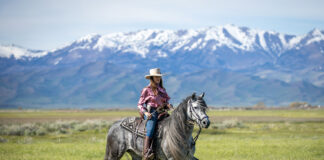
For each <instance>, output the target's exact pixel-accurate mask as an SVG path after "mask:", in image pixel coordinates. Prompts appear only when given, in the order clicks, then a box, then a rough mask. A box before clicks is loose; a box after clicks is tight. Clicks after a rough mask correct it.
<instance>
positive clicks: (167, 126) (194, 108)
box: [104, 93, 210, 160]
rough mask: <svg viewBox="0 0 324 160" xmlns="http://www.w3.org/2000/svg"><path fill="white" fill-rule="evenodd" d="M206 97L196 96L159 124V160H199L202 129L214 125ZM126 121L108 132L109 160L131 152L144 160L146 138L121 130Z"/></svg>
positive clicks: (113, 126)
mask: <svg viewBox="0 0 324 160" xmlns="http://www.w3.org/2000/svg"><path fill="white" fill-rule="evenodd" d="M203 97H204V93H203V94H201V95H199V96H196V94H195V93H193V94H192V95H191V96H188V97H187V98H186V99H184V100H183V101H182V103H180V104H179V105H178V106H177V107H176V108H175V109H174V110H173V112H172V113H171V115H170V116H169V117H167V118H165V119H163V120H161V121H159V122H158V127H156V128H155V135H154V138H153V139H154V141H153V143H154V144H155V148H154V150H155V152H154V153H155V155H154V156H155V157H154V158H155V159H159V160H180V159H181V160H184V159H187V160H195V159H196V158H195V157H194V153H195V142H196V140H197V139H198V136H199V134H200V131H201V128H208V127H209V124H210V121H209V118H208V115H207V114H206V110H207V108H208V107H207V104H206V102H205V100H204V99H203ZM122 121H123V120H120V121H117V122H115V123H114V124H113V125H112V126H111V128H110V129H109V131H108V134H107V141H106V142H107V144H106V153H105V158H104V159H105V160H119V159H121V157H122V156H123V155H124V154H125V153H126V152H127V153H129V155H130V156H131V157H132V159H133V160H140V159H141V158H142V151H143V141H144V139H143V137H138V136H134V133H132V132H130V131H129V130H126V129H125V128H123V127H121V122H122ZM195 124H197V125H198V126H199V131H198V133H197V136H196V137H195V138H193V136H192V133H193V129H194V125H195Z"/></svg>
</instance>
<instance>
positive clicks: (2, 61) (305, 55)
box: [0, 25, 324, 106]
mask: <svg viewBox="0 0 324 160" xmlns="http://www.w3.org/2000/svg"><path fill="white" fill-rule="evenodd" d="M323 49H324V31H321V30H318V29H314V30H312V31H310V32H308V33H307V34H305V35H299V36H297V35H287V34H283V33H277V32H273V31H263V30H256V29H250V28H247V27H238V26H235V25H225V26H220V27H208V28H202V29H196V30H193V29H187V30H176V31H174V30H154V29H147V30H140V31H136V32H127V33H112V34H107V35H98V34H90V35H87V36H85V37H82V38H80V39H78V40H76V41H73V42H71V43H70V44H67V45H65V46H63V47H60V48H57V49H54V50H49V51H34V50H28V49H23V48H21V47H17V46H1V47H0V84H1V87H0V93H1V95H5V96H3V97H1V98H0V104H1V105H2V106H6V105H16V106H17V105H23V104H25V103H26V104H27V106H40V105H43V104H44V105H48V104H51V105H54V106H55V105H63V106H64V105H72V104H78V105H81V104H80V103H82V105H86V106H89V105H90V106H91V105H94V104H95V105H99V106H106V105H109V106H114V105H115V106H117V105H118V106H120V105H128V106H129V105H136V101H137V98H138V94H139V92H140V90H141V88H142V87H143V86H145V85H146V84H145V83H146V82H145V79H143V75H145V74H146V73H147V71H148V69H149V68H153V67H160V68H161V69H162V71H165V72H168V73H169V76H168V77H166V87H167V89H168V90H169V92H170V94H171V96H172V97H173V99H174V102H176V101H177V100H179V99H182V98H184V97H185V96H186V95H188V94H190V93H189V92H192V91H206V92H207V93H209V94H210V97H209V101H210V104H214V105H251V104H255V103H257V102H258V101H264V102H266V103H267V104H270V105H278V104H287V103H290V102H291V101H308V102H310V103H316V104H324V51H323ZM1 57H2V58H1Z"/></svg>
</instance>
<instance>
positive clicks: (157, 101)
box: [137, 86, 170, 113]
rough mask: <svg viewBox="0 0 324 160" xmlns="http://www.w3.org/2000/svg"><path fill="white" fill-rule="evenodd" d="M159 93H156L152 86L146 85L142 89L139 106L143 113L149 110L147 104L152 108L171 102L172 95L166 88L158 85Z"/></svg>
mask: <svg viewBox="0 0 324 160" xmlns="http://www.w3.org/2000/svg"><path fill="white" fill-rule="evenodd" d="M157 89H158V94H157V95H154V93H153V90H152V89H151V87H150V86H147V87H145V88H144V89H143V90H142V93H141V97H140V99H139V100H138V105H137V107H138V108H139V109H140V111H141V112H142V113H144V111H147V108H146V106H144V104H146V105H150V106H151V107H152V108H157V107H158V106H161V105H163V104H164V103H167V104H169V100H170V97H169V95H168V93H167V92H166V90H165V89H164V88H161V87H158V88H157Z"/></svg>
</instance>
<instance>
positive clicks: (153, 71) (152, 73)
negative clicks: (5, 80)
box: [145, 68, 165, 79]
mask: <svg viewBox="0 0 324 160" xmlns="http://www.w3.org/2000/svg"><path fill="white" fill-rule="evenodd" d="M163 75H165V74H161V72H160V68H153V69H150V74H149V75H146V76H145V78H146V79H150V77H153V76H159V77H162V76H163Z"/></svg>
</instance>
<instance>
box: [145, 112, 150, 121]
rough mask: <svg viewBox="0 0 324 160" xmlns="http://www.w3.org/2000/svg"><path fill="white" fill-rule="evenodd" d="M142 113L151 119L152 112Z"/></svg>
mask: <svg viewBox="0 0 324 160" xmlns="http://www.w3.org/2000/svg"><path fill="white" fill-rule="evenodd" d="M144 114H145V116H146V118H147V119H151V118H152V114H151V113H149V112H145V113H144Z"/></svg>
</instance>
